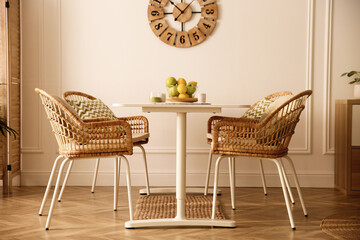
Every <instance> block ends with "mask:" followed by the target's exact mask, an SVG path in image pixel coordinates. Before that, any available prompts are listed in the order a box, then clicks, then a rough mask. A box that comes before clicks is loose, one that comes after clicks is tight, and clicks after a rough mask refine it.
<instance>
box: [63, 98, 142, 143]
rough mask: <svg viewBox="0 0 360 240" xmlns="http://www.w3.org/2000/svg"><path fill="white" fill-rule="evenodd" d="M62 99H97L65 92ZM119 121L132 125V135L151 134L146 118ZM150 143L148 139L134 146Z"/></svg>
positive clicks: (123, 118)
mask: <svg viewBox="0 0 360 240" xmlns="http://www.w3.org/2000/svg"><path fill="white" fill-rule="evenodd" d="M62 98H63V99H64V100H65V101H67V102H70V101H73V100H78V101H84V100H87V99H89V100H95V99H96V97H94V96H91V95H89V94H87V93H83V92H77V91H67V92H64V93H63V95H62ZM118 119H119V120H123V121H126V122H127V123H128V124H129V125H130V127H131V132H132V133H148V132H149V121H148V119H147V118H146V117H144V116H130V117H119V118H118ZM105 120H107V119H105ZM86 121H91V120H86ZM148 142H149V139H148V138H147V139H145V140H143V141H140V142H135V143H133V144H134V145H142V144H146V143H148Z"/></svg>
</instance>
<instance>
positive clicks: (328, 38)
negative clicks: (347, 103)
mask: <svg viewBox="0 0 360 240" xmlns="http://www.w3.org/2000/svg"><path fill="white" fill-rule="evenodd" d="M332 12H333V0H327V1H326V20H325V24H326V26H325V44H324V46H325V50H324V53H325V56H324V62H325V64H324V108H323V109H324V112H323V122H324V125H323V134H324V135H323V154H335V148H334V147H331V146H330V130H331V129H330V118H331V115H330V114H331V46H332V16H333V14H332Z"/></svg>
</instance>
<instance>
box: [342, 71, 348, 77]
mask: <svg viewBox="0 0 360 240" xmlns="http://www.w3.org/2000/svg"><path fill="white" fill-rule="evenodd" d="M346 74H348V73H347V72H345V73H343V74H341V76H340V77H343V76H345V75H346Z"/></svg>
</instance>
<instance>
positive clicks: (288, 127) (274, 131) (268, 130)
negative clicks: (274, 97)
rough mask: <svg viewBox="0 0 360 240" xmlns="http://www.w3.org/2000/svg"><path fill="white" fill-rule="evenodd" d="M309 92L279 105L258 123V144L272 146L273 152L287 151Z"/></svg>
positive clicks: (310, 92)
mask: <svg viewBox="0 0 360 240" xmlns="http://www.w3.org/2000/svg"><path fill="white" fill-rule="evenodd" d="M311 94H312V91H311V90H307V91H303V92H301V93H299V94H297V95H295V96H293V97H291V98H290V99H288V100H287V101H285V102H284V103H283V104H281V105H280V106H279V107H278V108H276V109H275V110H274V111H273V112H271V113H270V114H269V115H268V116H267V117H266V118H264V119H263V120H262V121H261V122H260V123H259V125H260V129H261V130H260V132H259V133H258V136H260V139H258V142H259V143H263V144H266V145H269V146H273V147H274V148H273V149H274V150H275V149H276V150H279V151H281V150H285V149H286V150H287V148H288V146H289V143H290V140H291V137H292V135H293V134H294V133H295V127H296V125H297V123H298V122H299V121H300V114H301V112H302V111H303V110H304V108H305V103H306V100H307V98H308V97H309V96H310V95H311Z"/></svg>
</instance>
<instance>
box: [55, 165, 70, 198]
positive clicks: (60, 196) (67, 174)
mask: <svg viewBox="0 0 360 240" xmlns="http://www.w3.org/2000/svg"><path fill="white" fill-rule="evenodd" d="M73 163H74V160H70V163H69V167H68V169H67V171H66V175H65V178H64V182H63V184H62V186H61V190H60V193H59V197H58V202H61V198H62V195H63V193H64V190H65V186H66V183H67V181H68V179H69V175H70V172H71V169H72V165H73Z"/></svg>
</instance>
